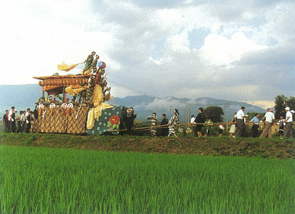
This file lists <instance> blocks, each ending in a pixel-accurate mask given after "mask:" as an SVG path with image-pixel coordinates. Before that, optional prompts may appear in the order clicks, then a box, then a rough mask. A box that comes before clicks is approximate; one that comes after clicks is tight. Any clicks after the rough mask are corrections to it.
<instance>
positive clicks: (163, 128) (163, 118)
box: [161, 114, 169, 136]
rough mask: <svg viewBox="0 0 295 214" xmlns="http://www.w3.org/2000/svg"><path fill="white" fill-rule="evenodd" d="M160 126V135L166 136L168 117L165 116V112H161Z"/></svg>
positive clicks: (167, 132)
mask: <svg viewBox="0 0 295 214" xmlns="http://www.w3.org/2000/svg"><path fill="white" fill-rule="evenodd" d="M165 125H166V126H167V127H166V126H165ZM161 126H162V127H161V136H168V134H169V128H168V119H167V117H166V114H162V121H161Z"/></svg>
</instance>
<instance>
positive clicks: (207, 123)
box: [205, 119, 213, 137]
mask: <svg viewBox="0 0 295 214" xmlns="http://www.w3.org/2000/svg"><path fill="white" fill-rule="evenodd" d="M205 123H206V134H205V137H208V136H209V135H210V126H212V125H213V122H212V120H211V119H208V120H207V121H206V122H205Z"/></svg>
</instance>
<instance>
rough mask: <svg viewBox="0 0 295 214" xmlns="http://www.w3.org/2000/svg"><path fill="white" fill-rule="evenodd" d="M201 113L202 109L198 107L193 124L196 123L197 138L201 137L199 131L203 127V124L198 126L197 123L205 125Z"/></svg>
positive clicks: (203, 116) (203, 115)
mask: <svg viewBox="0 0 295 214" xmlns="http://www.w3.org/2000/svg"><path fill="white" fill-rule="evenodd" d="M203 111H204V109H203V108H202V107H200V108H199V114H198V115H197V117H196V119H195V123H197V125H196V132H197V136H198V137H201V136H202V133H201V129H202V127H203V124H198V123H205V114H204V113H203Z"/></svg>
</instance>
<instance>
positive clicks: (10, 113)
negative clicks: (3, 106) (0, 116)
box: [8, 110, 14, 121]
mask: <svg viewBox="0 0 295 214" xmlns="http://www.w3.org/2000/svg"><path fill="white" fill-rule="evenodd" d="M13 112H14V111H12V110H10V111H9V114H8V120H9V121H11V119H12V118H11V116H12V114H13Z"/></svg>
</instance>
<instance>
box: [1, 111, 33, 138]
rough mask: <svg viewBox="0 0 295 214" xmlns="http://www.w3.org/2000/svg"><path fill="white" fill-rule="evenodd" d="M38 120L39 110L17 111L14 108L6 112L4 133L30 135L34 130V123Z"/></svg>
mask: <svg viewBox="0 0 295 214" xmlns="http://www.w3.org/2000/svg"><path fill="white" fill-rule="evenodd" d="M36 119H38V112H37V110H34V111H31V109H30V108H27V110H26V111H19V112H18V111H17V110H16V108H15V107H14V106H12V107H11V109H10V110H5V114H4V115H3V125H4V132H12V133H22V132H27V133H29V132H30V131H31V129H32V128H33V125H34V121H35V120H36Z"/></svg>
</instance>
